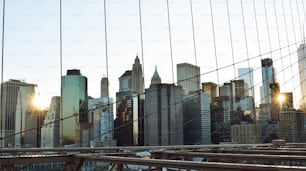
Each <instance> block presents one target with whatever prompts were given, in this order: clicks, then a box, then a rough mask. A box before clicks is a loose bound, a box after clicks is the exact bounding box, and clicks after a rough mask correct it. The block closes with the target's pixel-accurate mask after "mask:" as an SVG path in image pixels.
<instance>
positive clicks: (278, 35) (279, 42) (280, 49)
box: [273, 0, 287, 87]
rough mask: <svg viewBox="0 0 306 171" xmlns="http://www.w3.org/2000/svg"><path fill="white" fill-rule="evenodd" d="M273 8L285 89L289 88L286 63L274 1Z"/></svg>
mask: <svg viewBox="0 0 306 171" xmlns="http://www.w3.org/2000/svg"><path fill="white" fill-rule="evenodd" d="M273 7H274V16H275V22H276V30H277V37H278V45H279V53H280V56H281V63H282V69H283V77H284V83H285V87H287V84H286V77H285V72H284V61H283V55H282V48H281V47H282V46H281V40H280V34H279V27H278V19H277V14H276V6H275V0H273Z"/></svg>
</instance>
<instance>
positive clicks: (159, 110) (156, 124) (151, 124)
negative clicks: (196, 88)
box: [144, 69, 184, 145]
mask: <svg viewBox="0 0 306 171" xmlns="http://www.w3.org/2000/svg"><path fill="white" fill-rule="evenodd" d="M145 96H146V97H145V99H146V101H145V113H146V115H144V144H145V145H180V144H183V140H184V139H183V127H182V125H183V104H182V103H181V102H182V100H183V99H182V98H183V90H182V87H181V86H175V85H174V84H162V83H161V79H160V77H159V74H158V72H157V69H155V72H154V74H153V77H152V79H151V85H150V88H148V89H146V91H145Z"/></svg>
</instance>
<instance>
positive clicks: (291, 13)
mask: <svg viewBox="0 0 306 171" xmlns="http://www.w3.org/2000/svg"><path fill="white" fill-rule="evenodd" d="M282 7H283V11H285V9H284V4H283V3H282ZM289 7H290V8H289V9H290V15H291V20H292V28H293V34H294V42H295V45H296V49H297V48H298V45H297V39H296V33H295V25H294V18H293V12H292V3H291V1H290V0H289ZM284 13H285V12H284ZM297 13H298V19H299V20H300V14H299V8H298V9H297ZM284 16H285V15H284ZM298 23H299V22H298ZM299 28H301V24H299ZM300 34H301V35H302V32H300ZM287 41H288V50H290V42H289V39H288V40H287ZM289 53H290V51H289ZM290 54H291V53H290ZM290 66H291V67H290V68H291V75H292V79H291V80H292V85H293V91H294V95H295V96H294V97H297V93H296V91H295V89H296V87H295V83H294V73H293V64H292V58H291V55H290Z"/></svg>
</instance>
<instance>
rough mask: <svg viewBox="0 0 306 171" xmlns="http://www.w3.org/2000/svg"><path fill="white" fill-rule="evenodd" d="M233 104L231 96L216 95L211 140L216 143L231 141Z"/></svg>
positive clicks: (212, 111)
mask: <svg viewBox="0 0 306 171" xmlns="http://www.w3.org/2000/svg"><path fill="white" fill-rule="evenodd" d="M231 109H232V106H231V101H230V97H229V96H219V97H215V99H214V101H213V105H212V107H211V132H212V133H211V141H212V143H214V144H218V143H220V142H230V141H231V138H230V113H231V111H232V110H231Z"/></svg>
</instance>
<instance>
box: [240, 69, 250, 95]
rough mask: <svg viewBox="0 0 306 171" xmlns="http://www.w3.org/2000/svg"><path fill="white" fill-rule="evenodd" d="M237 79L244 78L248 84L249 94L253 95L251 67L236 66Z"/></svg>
mask: <svg viewBox="0 0 306 171" xmlns="http://www.w3.org/2000/svg"><path fill="white" fill-rule="evenodd" d="M238 79H239V80H244V81H245V82H246V83H247V84H248V86H249V96H252V97H254V73H253V68H238Z"/></svg>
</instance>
